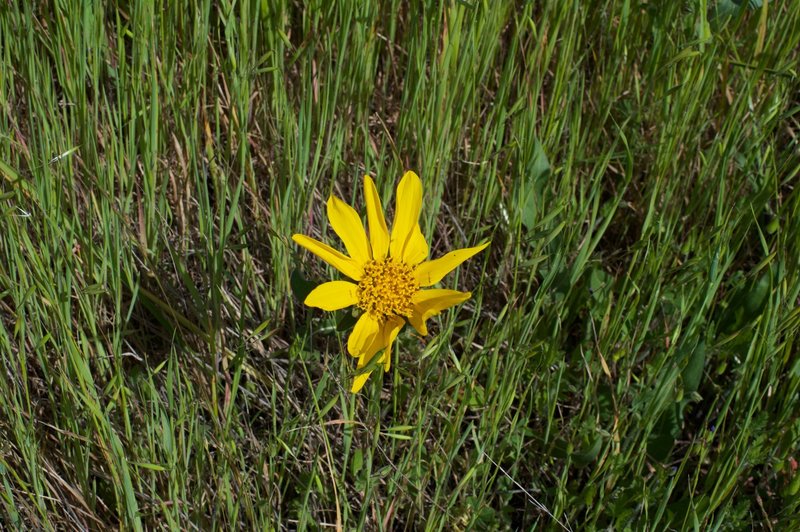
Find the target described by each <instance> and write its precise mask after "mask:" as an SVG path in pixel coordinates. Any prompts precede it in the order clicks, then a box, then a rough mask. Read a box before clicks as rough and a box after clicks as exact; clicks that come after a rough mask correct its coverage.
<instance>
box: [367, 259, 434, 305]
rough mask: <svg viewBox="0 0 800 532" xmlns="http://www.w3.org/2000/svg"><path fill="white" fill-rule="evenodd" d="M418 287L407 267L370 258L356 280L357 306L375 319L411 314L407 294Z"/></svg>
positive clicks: (389, 260)
mask: <svg viewBox="0 0 800 532" xmlns="http://www.w3.org/2000/svg"><path fill="white" fill-rule="evenodd" d="M418 288H419V287H418V286H417V282H416V281H415V280H414V276H413V275H412V270H411V267H410V266H409V265H408V264H404V263H402V262H396V261H393V260H392V259H386V260H371V261H369V262H368V263H367V264H366V265H365V266H364V276H363V277H362V278H361V281H360V282H359V283H358V306H359V307H360V308H361V309H362V310H364V311H365V312H369V313H370V314H372V315H373V316H375V317H376V318H378V319H379V320H383V319H385V318H386V317H388V316H406V317H408V316H411V296H412V295H413V294H414V292H416V291H417V289H418Z"/></svg>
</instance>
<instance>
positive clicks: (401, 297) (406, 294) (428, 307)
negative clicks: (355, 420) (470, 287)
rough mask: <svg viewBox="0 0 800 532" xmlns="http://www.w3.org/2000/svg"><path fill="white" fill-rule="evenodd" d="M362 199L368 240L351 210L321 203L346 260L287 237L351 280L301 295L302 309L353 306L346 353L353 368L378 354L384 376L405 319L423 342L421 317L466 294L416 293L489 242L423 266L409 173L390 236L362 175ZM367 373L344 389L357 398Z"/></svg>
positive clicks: (416, 191)
mask: <svg viewBox="0 0 800 532" xmlns="http://www.w3.org/2000/svg"><path fill="white" fill-rule="evenodd" d="M364 198H365V201H366V204H367V223H368V225H369V237H368V236H367V233H366V232H365V231H364V226H363V225H362V223H361V218H360V216H359V215H358V213H357V212H356V211H355V210H354V209H353V208H352V207H350V206H349V205H347V204H346V203H344V202H343V201H342V200H340V199H339V198H337V197H335V196H331V197H330V198H329V199H328V219H329V220H330V224H331V227H333V230H334V231H335V232H336V234H337V235H339V238H341V239H342V242H343V243H344V247H345V249H347V253H348V255H345V254H343V253H340V252H339V251H337V250H335V249H334V248H332V247H330V246H328V245H326V244H323V243H322V242H320V241H318V240H314V239H313V238H310V237H307V236H305V235H299V234H296V235H292V240H294V241H295V242H296V243H297V244H299V245H301V246H303V247H304V248H306V249H307V250H309V251H310V252H312V253H314V254H315V255H317V256H318V257H319V258H321V259H322V260H324V261H325V262H327V263H328V264H330V265H331V266H333V267H334V268H336V269H337V270H339V271H340V272H342V273H343V274H344V275H346V276H347V277H349V278H350V279H352V280H353V281H354V282H351V281H330V282H327V283H323V284H321V285H319V286H318V287H316V288H315V289H314V290H312V291H311V293H309V294H308V297H306V299H305V301H304V303H305V304H306V305H308V306H310V307H317V308H321V309H323V310H329V311H330V310H339V309H343V308H346V307H350V306H357V307H358V308H360V309H361V310H362V311H363V313H362V314H361V317H360V318H359V319H358V321H357V322H356V325H355V327H354V328H353V332H351V333H350V337H349V338H348V339H347V351H348V352H349V353H350V354H351V355H352V356H354V357H357V358H358V369H363V368H364V367H366V366H367V364H369V363H370V362H371V361H372V359H373V358H374V357H375V355H376V354H378V353H381V354H380V358H379V359H378V360H377V362H378V363H382V364H383V365H384V370H385V371H388V370H389V364H390V362H391V347H392V342H394V339H395V338H396V337H397V334H398V333H399V332H400V329H402V328H403V325H405V323H406V321H408V322H409V323H410V324H411V325H412V326H413V327H414V328H415V329H416V330H417V332H418V333H419V334H421V335H422V336H425V335H427V334H428V328H427V326H426V324H425V322H426V321H427V320H428V319H429V318H431V317H433V316H435V315H436V314H438V313H439V312H441V311H443V310H445V309H447V308H450V307H452V306H454V305H457V304H459V303H462V302H464V301H466V300H467V299H469V297H470V296H471V295H472V294H471V293H470V292H459V291H457V290H445V289H441V288H432V289H428V290H422V288H425V287H429V286H431V285H434V284H436V283H438V282H439V281H440V280H441V279H442V278H443V277H444V276H445V275H447V274H448V273H449V272H451V271H452V270H454V269H455V268H456V267H458V265H459V264H461V263H462V262H464V261H465V260H467V259H468V258H470V257H472V256H473V255H475V254H476V253H478V252H480V251H482V250H483V249H485V248H486V246H488V245H489V242H486V243H484V244H481V245H479V246H476V247H472V248H465V249H459V250H456V251H451V252H450V253H448V254H447V255H445V256H444V257H441V258H438V259H436V260H426V259H427V258H428V244H427V242H425V237H424V236H423V235H422V231H421V230H420V227H419V213H420V209H421V207H422V182H421V181H420V179H419V177H418V176H417V174H415V173H414V172H406V173H405V175H403V179H401V180H400V184H399V185H398V186H397V200H396V208H395V219H394V224H393V225H392V232H391V234H390V233H389V230H388V228H387V226H386V220H385V219H384V216H383V209H382V208H381V201H380V198H379V197H378V191H377V189H376V188H375V183H374V182H373V181H372V178H371V177H370V176H368V175H366V176H364ZM369 375H370V373H369V372H368V371H362V372H361V373H360V374H358V375H357V376H356V378H355V380H354V382H353V386H352V391H353V392H358V391H359V390H360V389H361V388H362V387H363V386H364V383H365V382H366V381H367V378H369Z"/></svg>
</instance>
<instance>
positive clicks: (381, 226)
mask: <svg viewBox="0 0 800 532" xmlns="http://www.w3.org/2000/svg"><path fill="white" fill-rule="evenodd" d="M364 201H365V202H366V203H367V223H368V224H369V241H370V243H371V244H372V257H373V258H374V259H375V260H383V259H385V258H386V254H387V253H388V252H389V230H388V229H387V228H386V219H385V218H384V217H383V208H382V207H381V198H380V196H378V190H377V189H376V188H375V182H374V181H372V178H371V177H370V176H368V175H365V176H364Z"/></svg>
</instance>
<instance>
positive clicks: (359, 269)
mask: <svg viewBox="0 0 800 532" xmlns="http://www.w3.org/2000/svg"><path fill="white" fill-rule="evenodd" d="M292 240H294V241H295V242H296V243H297V244H299V245H301V246H303V247H304V248H306V249H307V250H309V251H310V252H311V253H313V254H314V255H316V256H317V257H319V258H321V259H322V260H324V261H325V262H327V263H328V264H330V265H331V266H333V267H334V268H336V269H337V270H339V271H340V272H342V273H343V274H345V275H346V276H348V277H349V278H351V279H353V280H354V281H360V280H361V276H362V275H363V274H364V267H363V265H361V264H359V263H358V262H356V261H354V260H353V259H351V258H350V257H348V256H347V255H344V254H342V253H340V252H338V251H336V250H335V249H333V248H332V247H330V246H329V245H327V244H323V243H322V242H320V241H319V240H315V239H313V238H311V237H308V236H306V235H292Z"/></svg>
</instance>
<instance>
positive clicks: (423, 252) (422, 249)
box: [403, 224, 428, 266]
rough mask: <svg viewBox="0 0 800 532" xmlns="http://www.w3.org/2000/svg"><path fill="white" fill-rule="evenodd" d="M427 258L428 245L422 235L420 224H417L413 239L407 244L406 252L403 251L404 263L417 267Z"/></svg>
mask: <svg viewBox="0 0 800 532" xmlns="http://www.w3.org/2000/svg"><path fill="white" fill-rule="evenodd" d="M427 258H428V243H427V242H426V241H425V236H424V235H423V234H422V230H421V229H420V228H419V224H417V225H415V226H414V229H413V230H412V232H411V237H410V238H409V239H408V242H407V243H406V248H405V250H403V262H405V263H406V264H409V265H411V266H416V265H417V264H419V263H420V262H422V261H423V260H425V259H427Z"/></svg>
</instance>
